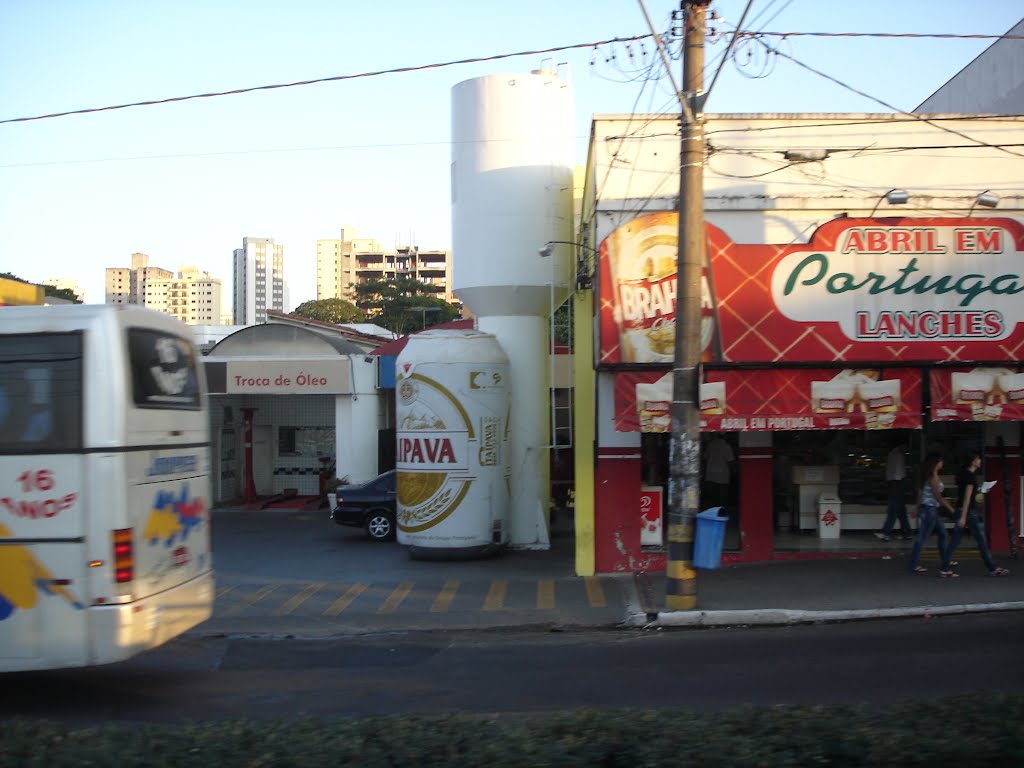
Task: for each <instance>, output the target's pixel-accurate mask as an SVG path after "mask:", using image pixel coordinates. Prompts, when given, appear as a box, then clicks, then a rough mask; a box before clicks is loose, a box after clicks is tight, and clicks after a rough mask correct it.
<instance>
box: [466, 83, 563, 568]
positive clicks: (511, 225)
mask: <svg viewBox="0 0 1024 768" xmlns="http://www.w3.org/2000/svg"><path fill="white" fill-rule="evenodd" d="M573 113H574V104H573V93H572V86H571V85H570V84H569V83H568V82H567V81H565V80H563V79H562V78H560V77H559V76H557V75H556V74H554V73H552V72H548V71H536V72H531V73H529V74H507V75H489V76H486V77H478V78H475V79H473V80H466V81H464V82H461V83H458V84H457V85H456V86H455V87H454V88H453V89H452V252H453V270H452V287H453V289H454V291H455V294H456V295H457V296H458V297H459V299H460V300H461V301H462V302H463V303H464V304H465V305H466V306H467V307H468V308H469V309H470V310H471V311H472V312H473V314H474V315H475V316H476V317H477V327H478V328H479V329H480V330H482V331H487V332H490V333H493V334H494V335H495V336H496V337H497V339H498V341H499V342H500V343H501V346H502V348H503V349H504V350H505V351H506V353H507V354H508V356H509V360H510V364H511V376H512V381H511V393H512V413H513V427H512V434H511V437H510V451H511V465H512V467H513V470H512V489H513V491H512V500H511V512H510V527H511V536H510V542H511V544H512V545H513V546H517V547H522V548H547V547H548V546H549V539H548V520H547V514H548V513H547V510H548V506H549V499H550V485H549V463H548V462H549V451H550V442H551V438H550V431H549V422H550V413H551V410H550V405H549V404H550V390H549V387H550V375H549V368H548V366H549V349H550V348H549V346H548V331H549V324H550V317H551V313H552V312H553V311H554V310H555V309H556V308H557V307H558V306H559V305H561V304H562V303H563V302H564V301H565V299H566V298H567V297H568V295H569V293H570V289H571V287H572V284H573V280H574V277H573V276H574V265H575V261H574V258H573V256H574V253H575V249H574V247H573V246H571V245H565V244H558V245H555V246H554V247H553V249H552V250H551V251H550V255H549V256H543V255H542V254H541V253H540V249H542V248H543V246H545V245H546V244H547V243H549V242H552V241H567V242H571V241H573V239H574V238H573V147H574V143H575V130H574V114H573Z"/></svg>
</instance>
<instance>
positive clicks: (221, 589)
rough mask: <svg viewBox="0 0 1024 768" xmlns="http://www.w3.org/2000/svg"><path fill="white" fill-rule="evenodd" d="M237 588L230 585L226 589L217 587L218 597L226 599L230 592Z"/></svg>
mask: <svg viewBox="0 0 1024 768" xmlns="http://www.w3.org/2000/svg"><path fill="white" fill-rule="evenodd" d="M234 588H235V585H234V584H229V585H228V586H226V587H217V597H224V595H226V594H227V593H228V592H230V591H231V590H232V589H234Z"/></svg>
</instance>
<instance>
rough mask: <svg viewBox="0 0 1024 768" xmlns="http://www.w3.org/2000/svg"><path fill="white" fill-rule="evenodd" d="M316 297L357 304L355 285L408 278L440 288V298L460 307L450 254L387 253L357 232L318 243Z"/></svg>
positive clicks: (416, 249) (409, 249)
mask: <svg viewBox="0 0 1024 768" xmlns="http://www.w3.org/2000/svg"><path fill="white" fill-rule="evenodd" d="M316 250H317V253H316V276H317V281H316V296H317V298H318V299H331V298H342V299H347V300H349V301H353V302H354V301H355V286H356V285H357V284H359V283H364V282H367V281H369V280H383V279H385V278H393V277H397V276H399V275H405V276H408V277H411V278H413V279H414V280H418V281H419V282H422V283H428V284H430V285H436V286H438V287H439V288H440V289H441V291H440V292H439V293H438V294H437V296H438V298H441V299H444V300H445V301H448V302H451V303H453V304H458V303H459V302H458V300H457V299H456V298H455V294H453V293H452V258H451V253H450V252H449V251H438V250H421V249H420V248H419V246H415V245H413V246H398V247H396V248H394V249H392V250H385V248H384V247H383V246H382V245H381V244H380V242H379V241H377V240H374V239H373V238H360V237H358V236H356V233H355V231H354V230H351V229H350V228H345V229H342V230H341V237H340V239H338V240H317V249H316Z"/></svg>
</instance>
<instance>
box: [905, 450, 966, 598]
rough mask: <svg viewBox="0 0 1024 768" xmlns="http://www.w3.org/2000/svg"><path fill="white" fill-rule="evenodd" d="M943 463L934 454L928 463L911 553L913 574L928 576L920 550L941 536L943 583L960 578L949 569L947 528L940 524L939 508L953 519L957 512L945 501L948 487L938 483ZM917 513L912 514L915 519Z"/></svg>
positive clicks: (940, 554)
mask: <svg viewBox="0 0 1024 768" xmlns="http://www.w3.org/2000/svg"><path fill="white" fill-rule="evenodd" d="M942 465H943V460H942V457H941V456H939V455H938V454H934V453H933V454H931V455H929V456H928V458H927V459H926V460H925V465H924V485H923V486H921V501H920V503H919V504H918V507H917V512H916V515H917V518H918V521H917V538H916V539H914V548H913V550H912V551H911V553H910V570H911V571H912V572H913V573H925V572H927V570H928V569H927V568H925V567H924V566H922V565H920V564H919V563H918V560H920V558H921V549H922V548H923V547H924V545H925V542H926V541H928V537H929V536H931V535H932V531H935V533H936V534H937V535H938V539H939V541H938V549H939V562H940V569H941V570H940V571H939V576H941V577H942V578H944V579H955V578H958V574H956V573H954V572H953V571H951V570H950V568H949V554H950V553H949V551H948V550H947V548H946V526H945V525H944V524H943V523H942V521H941V520H939V506H940V505H941V506H943V507H945V508H946V509H948V510H949V511H950V513H952V514H953V515H955V514H956V511H955V510H954V509H953V505H952V504H950V503H949V502H948V501H946V500H945V499H944V498H942V491H943V490H945V487H944V486H943V484H942V481H941V480H939V471H940V470H941V469H942ZM913 515H914V513H911V516H913Z"/></svg>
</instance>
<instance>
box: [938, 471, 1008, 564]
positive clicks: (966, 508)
mask: <svg viewBox="0 0 1024 768" xmlns="http://www.w3.org/2000/svg"><path fill="white" fill-rule="evenodd" d="M980 468H981V456H979V455H978V454H976V453H975V454H971V456H970V457H969V459H968V461H967V464H965V465H964V468H963V469H961V470H960V474H958V475H957V476H956V485H957V497H956V508H957V511H958V512H959V513H960V514H959V517H958V518H957V521H956V526H955V527H954V528H953V535H952V536H951V537H950V541H949V552H948V554H947V555H946V563H947V565H949V566H950V567H952V566H953V565H954V563H953V555H955V554H956V548H957V547H958V546H960V537H961V536H963V535H964V528H965V527H966V526H970V528H971V535H972V536H973V537H974V541H975V542H976V543H977V545H978V552H979V554H980V555H981V559H982V560H984V561H985V567H986V568H987V569H988V575H989V576H1009V575H1010V572H1009V571H1008V570H1006V569H1005V568H1000V567H999V566H997V565H996V563H995V561H994V560H993V559H992V553H991V552H990V551H989V548H988V541H987V540H986V538H985V529H984V527H982V525H981V517H980V516H979V515H978V505H977V504H976V499H977V498H978V496H979V495H980V493H979V489H980V486H979V485H978V470H979V469H980ZM956 565H959V563H956Z"/></svg>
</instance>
